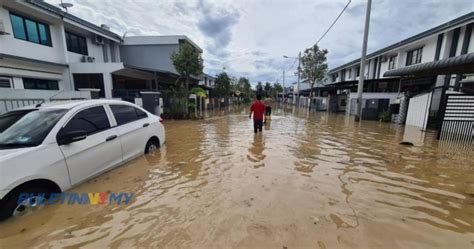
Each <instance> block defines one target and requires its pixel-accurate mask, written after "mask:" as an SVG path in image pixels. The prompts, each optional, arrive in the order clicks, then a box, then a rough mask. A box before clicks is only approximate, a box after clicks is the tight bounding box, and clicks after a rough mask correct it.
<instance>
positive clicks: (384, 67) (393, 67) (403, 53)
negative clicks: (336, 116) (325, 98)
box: [328, 12, 474, 117]
mask: <svg viewBox="0 0 474 249" xmlns="http://www.w3.org/2000/svg"><path fill="white" fill-rule="evenodd" d="M473 23H474V12H470V13H468V14H466V15H463V16H460V17H458V18H456V19H454V20H451V21H449V22H447V23H443V24H441V25H439V26H436V27H434V28H432V29H429V30H426V31H424V32H421V33H419V34H417V35H414V36H412V37H409V38H407V39H404V40H402V41H399V42H397V43H395V44H392V45H390V46H388V47H385V48H382V49H379V50H377V51H375V52H372V53H370V54H368V55H367V59H366V65H365V72H364V75H365V82H364V95H363V98H364V99H366V100H370V101H371V102H370V104H373V106H372V107H373V108H375V109H377V108H378V109H381V108H383V109H386V108H388V106H387V105H388V104H397V103H399V101H400V95H401V93H405V94H409V95H410V96H414V95H416V94H419V93H423V92H428V91H433V89H435V90H434V92H433V95H432V99H431V101H432V103H433V104H431V105H430V108H431V109H430V110H429V111H430V115H431V116H433V117H434V116H436V115H437V112H438V108H439V103H440V100H441V99H442V96H443V94H445V92H446V90H454V91H460V89H470V88H472V89H473V90H474V87H473V84H472V83H471V82H472V80H471V79H472V77H473V75H474V70H473V72H472V73H473V74H471V72H470V71H469V70H467V72H469V73H465V72H466V70H462V72H463V73H458V72H457V71H456V70H454V69H450V68H448V67H446V66H445V69H444V70H440V69H439V65H438V66H437V67H435V66H434V63H433V62H437V61H440V62H443V63H444V61H445V60H448V59H449V58H453V59H454V58H458V57H459V56H463V57H466V55H469V54H471V53H473V52H474V32H472V27H473ZM452 61H453V60H450V62H449V63H452ZM449 63H446V64H447V65H448V66H449ZM415 65H423V68H424V69H423V68H421V66H420V67H418V66H415ZM463 67H466V65H463ZM473 68H474V67H473ZM359 70H360V59H356V60H353V61H350V62H348V63H346V64H343V65H341V66H338V67H336V68H333V69H331V70H329V72H328V75H329V86H332V87H334V88H335V89H336V91H337V93H338V94H341V93H347V97H348V98H349V99H348V100H347V108H346V113H348V114H355V103H356V102H355V101H356V99H355V98H356V92H357V84H358V80H359ZM423 70H424V71H423ZM436 70H438V71H436ZM436 88H439V89H438V91H437V90H436ZM441 88H446V90H443V89H441ZM443 91H444V93H443ZM376 100H381V102H377V101H376ZM367 103H369V102H365V101H364V102H363V106H364V105H366V104H367ZM382 106H383V107H382Z"/></svg>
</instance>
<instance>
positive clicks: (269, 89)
mask: <svg viewBox="0 0 474 249" xmlns="http://www.w3.org/2000/svg"><path fill="white" fill-rule="evenodd" d="M263 90H264V91H265V96H267V97H268V96H270V95H271V94H272V91H273V87H272V84H270V82H267V83H265V86H264V87H263Z"/></svg>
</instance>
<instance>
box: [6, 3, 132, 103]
mask: <svg viewBox="0 0 474 249" xmlns="http://www.w3.org/2000/svg"><path fill="white" fill-rule="evenodd" d="M10 12H12V13H15V14H17V15H20V16H24V17H26V18H29V19H31V20H35V21H39V22H42V23H44V24H47V25H48V26H49V29H50V34H51V43H52V46H45V45H41V44H36V43H33V42H29V41H24V40H21V39H16V38H15V37H14V34H13V30H12V29H13V28H12V24H11V19H10ZM0 19H1V20H2V21H3V23H4V28H5V31H6V32H8V33H10V34H9V35H0V53H2V54H6V55H10V56H13V57H20V58H18V59H13V58H9V57H7V56H5V58H3V59H0V75H2V76H7V77H11V78H12V80H13V88H14V89H24V86H23V78H26V77H28V78H38V79H49V80H57V81H58V83H59V90H63V91H72V90H74V84H73V82H72V78H73V77H72V74H73V73H101V74H103V76H104V88H105V93H106V97H107V98H111V97H112V95H111V89H112V87H113V86H112V77H111V72H113V71H115V70H119V69H121V68H123V64H122V63H120V49H119V43H118V42H119V40H117V38H115V37H111V36H107V35H103V34H102V33H101V32H98V31H97V30H93V29H91V28H90V27H86V26H84V25H82V24H81V23H77V22H74V21H72V20H69V19H67V18H65V19H61V18H60V17H59V16H58V15H55V14H52V13H49V12H47V11H44V10H41V9H38V8H36V7H33V6H32V5H30V4H28V3H26V2H23V1H2V2H1V3H0ZM65 31H69V32H71V33H75V34H78V35H81V36H84V37H85V38H86V41H87V50H88V56H91V57H94V58H95V62H94V63H90V62H82V57H83V55H82V54H78V53H74V52H69V51H67V47H66V37H65ZM96 35H101V36H102V37H104V40H105V45H100V44H96V43H95V37H96ZM111 47H114V49H112V48H111ZM104 50H105V51H106V52H107V55H108V56H107V57H108V60H107V62H111V61H112V59H113V58H114V57H115V60H114V62H111V63H105V62H106V61H105V60H104ZM112 53H113V54H114V56H112ZM29 59H31V61H30V60H29ZM33 60H36V61H33ZM56 64H62V65H56ZM14 89H12V90H14ZM6 90H9V89H2V90H1V91H2V92H5V91H6ZM31 91H34V92H31ZM31 91H26V90H25V94H33V95H31V96H29V97H32V98H36V97H37V96H39V98H42V96H43V94H47V95H48V96H49V95H52V94H50V93H48V91H45V90H31ZM38 91H39V92H42V91H44V93H38ZM14 96H17V97H19V98H23V97H25V96H20V95H18V94H16V95H14Z"/></svg>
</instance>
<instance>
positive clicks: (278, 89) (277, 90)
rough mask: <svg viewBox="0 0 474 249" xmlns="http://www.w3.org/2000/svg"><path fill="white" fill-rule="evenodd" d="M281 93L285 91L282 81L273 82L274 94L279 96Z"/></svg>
mask: <svg viewBox="0 0 474 249" xmlns="http://www.w3.org/2000/svg"><path fill="white" fill-rule="evenodd" d="M279 93H283V87H282V86H281V84H280V83H274V84H273V91H272V96H277V95H278V94H279Z"/></svg>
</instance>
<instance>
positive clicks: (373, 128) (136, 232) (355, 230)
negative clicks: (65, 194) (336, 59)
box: [0, 108, 474, 249]
mask: <svg viewBox="0 0 474 249" xmlns="http://www.w3.org/2000/svg"><path fill="white" fill-rule="evenodd" d="M165 126H166V133H167V134H166V136H167V142H166V145H165V146H164V147H162V148H161V149H160V151H158V152H156V153H155V154H153V155H147V156H142V157H140V158H138V159H135V160H133V161H131V162H129V163H127V164H126V165H124V166H122V167H119V168H116V169H114V170H112V171H110V172H108V173H106V174H104V175H101V176H100V177H98V178H95V179H93V180H90V181H89V182H86V183H84V184H82V185H80V186H78V187H76V188H74V189H72V190H70V191H69V192H71V191H73V192H80V193H82V192H103V191H109V192H113V193H117V192H128V193H129V192H132V193H134V194H135V195H134V197H133V199H132V202H131V203H130V204H129V205H54V206H47V207H45V208H43V209H41V210H39V211H37V212H36V213H34V214H32V215H28V216H25V217H18V218H14V219H10V220H8V221H6V222H3V223H0V247H1V248H15V247H26V246H27V247H40V248H42V247H43V248H61V247H78V246H84V247H89V248H104V247H122V248H131V247H153V248H288V249H291V248H472V247H474V173H473V172H474V155H473V154H474V153H473V152H472V151H469V150H467V151H460V152H456V151H455V150H453V149H449V148H448V147H446V146H442V145H441V144H438V142H437V141H436V139H435V134H430V133H429V134H427V135H426V136H425V137H422V138H419V137H417V136H418V135H413V134H408V133H407V132H405V131H404V127H403V126H396V125H393V124H387V123H379V122H371V121H363V122H362V123H360V124H359V123H354V122H353V120H352V118H349V117H346V116H344V115H336V114H327V113H308V112H307V111H306V110H303V109H299V110H298V109H294V108H287V109H281V108H279V109H276V110H274V116H273V118H272V121H271V122H270V123H269V124H267V125H266V126H265V127H264V130H263V134H257V135H254V134H253V130H252V123H251V121H250V120H249V119H248V113H247V110H246V109H237V110H232V111H226V112H225V113H215V115H213V116H211V117H210V118H208V119H206V120H201V121H166V122H165ZM407 138H408V139H414V140H416V141H418V143H415V146H404V145H400V144H399V142H400V141H402V140H403V139H407ZM420 141H421V142H420Z"/></svg>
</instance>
